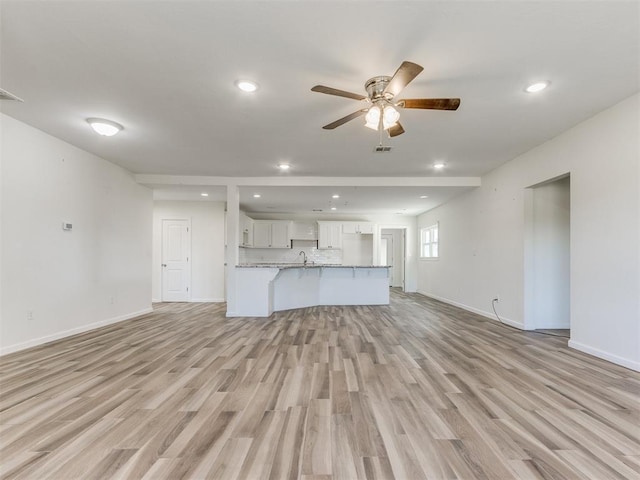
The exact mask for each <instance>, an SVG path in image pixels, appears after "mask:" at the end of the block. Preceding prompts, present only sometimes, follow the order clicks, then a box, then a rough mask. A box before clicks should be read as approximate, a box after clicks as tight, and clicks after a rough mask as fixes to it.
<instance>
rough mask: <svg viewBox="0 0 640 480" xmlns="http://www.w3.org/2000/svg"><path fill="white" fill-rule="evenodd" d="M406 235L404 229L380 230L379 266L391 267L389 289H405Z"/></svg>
mask: <svg viewBox="0 0 640 480" xmlns="http://www.w3.org/2000/svg"><path fill="white" fill-rule="evenodd" d="M405 237H406V234H405V229H404V228H382V229H380V248H379V250H378V252H379V254H380V258H379V264H380V265H389V266H390V267H391V268H389V287H391V288H400V289H402V291H404V289H405V263H406V246H405V242H406V238H405Z"/></svg>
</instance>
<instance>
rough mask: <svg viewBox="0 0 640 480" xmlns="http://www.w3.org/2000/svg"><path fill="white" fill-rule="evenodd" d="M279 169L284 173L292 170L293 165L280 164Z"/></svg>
mask: <svg viewBox="0 0 640 480" xmlns="http://www.w3.org/2000/svg"><path fill="white" fill-rule="evenodd" d="M278 168H279V169H280V170H283V171H284V170H289V169H290V168H291V165H289V164H288V163H279V164H278Z"/></svg>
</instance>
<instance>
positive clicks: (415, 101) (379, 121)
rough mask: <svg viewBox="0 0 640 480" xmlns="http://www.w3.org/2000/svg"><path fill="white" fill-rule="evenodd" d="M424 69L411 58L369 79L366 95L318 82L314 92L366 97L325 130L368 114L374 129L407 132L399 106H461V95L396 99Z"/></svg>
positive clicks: (393, 134)
mask: <svg viewBox="0 0 640 480" xmlns="http://www.w3.org/2000/svg"><path fill="white" fill-rule="evenodd" d="M422 70H424V69H423V68H422V67H421V66H420V65H418V64H416V63H412V62H406V61H405V62H402V65H400V67H398V70H396V73H394V74H393V77H386V76H379V77H373V78H370V79H369V80H367V81H366V83H365V84H364V89H365V90H366V91H367V96H364V95H360V94H358V93H351V92H345V91H344V90H338V89H335V88H331V87H325V86H324V85H316V86H315V87H313V88H312V89H311V91H312V92H319V93H326V94H327V95H337V96H338V97H346V98H352V99H354V100H364V101H366V102H367V104H368V105H367V106H366V107H365V108H362V109H360V110H357V111H355V112H353V113H351V114H349V115H347V116H346V117H342V118H341V119H339V120H336V121H335V122H331V123H329V124H327V125H325V126H324V127H322V128H324V129H325V130H333V129H334V128H336V127H339V126H340V125H344V124H345V123H347V122H349V121H351V120H353V119H355V118H358V117H361V116H362V115H366V116H365V120H366V123H365V126H366V127H369V128H371V129H373V130H379V131H382V130H386V131H387V132H388V133H389V136H390V137H396V136H398V135H401V134H403V133H404V128H402V125H400V122H399V121H398V120H399V118H400V112H398V108H419V109H425V110H457V109H458V107H459V106H460V99H459V98H406V99H404V100H396V99H395V97H396V96H397V95H398V94H399V93H400V92H401V91H402V90H403V89H404V88H405V87H406V86H407V85H409V83H410V82H411V81H412V80H413V79H414V78H416V77H417V76H418V74H420V72H422Z"/></svg>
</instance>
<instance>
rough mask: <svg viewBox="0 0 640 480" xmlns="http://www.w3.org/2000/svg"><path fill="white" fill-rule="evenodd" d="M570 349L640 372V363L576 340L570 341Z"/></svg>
mask: <svg viewBox="0 0 640 480" xmlns="http://www.w3.org/2000/svg"><path fill="white" fill-rule="evenodd" d="M568 345H569V347H571V348H573V349H575V350H578V351H580V352H583V353H587V354H589V355H593V356H594V357H598V358H601V359H603V360H606V361H608V362H611V363H615V364H616V365H620V366H621V367H625V368H629V369H631V370H635V371H636V372H640V362H638V361H635V360H631V359H629V358H624V357H619V356H617V355H613V354H612V353H609V352H605V351H603V350H599V349H597V348H594V347H590V346H589V345H585V344H584V343H580V342H576V341H575V340H569V344H568Z"/></svg>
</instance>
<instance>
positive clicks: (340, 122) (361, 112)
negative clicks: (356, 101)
mask: <svg viewBox="0 0 640 480" xmlns="http://www.w3.org/2000/svg"><path fill="white" fill-rule="evenodd" d="M365 113H367V109H366V108H364V109H362V110H358V111H357V112H353V113H351V114H349V115H347V116H346V117H342V118H341V119H339V120H336V121H335V122H331V123H330V124H328V125H325V126H324V127H322V128H324V129H325V130H333V129H334V128H336V127H339V126H340V125H343V124H345V123H347V122H349V121H351V120H353V119H354V118H358V117H361V116H362V115H364V114H365Z"/></svg>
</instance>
